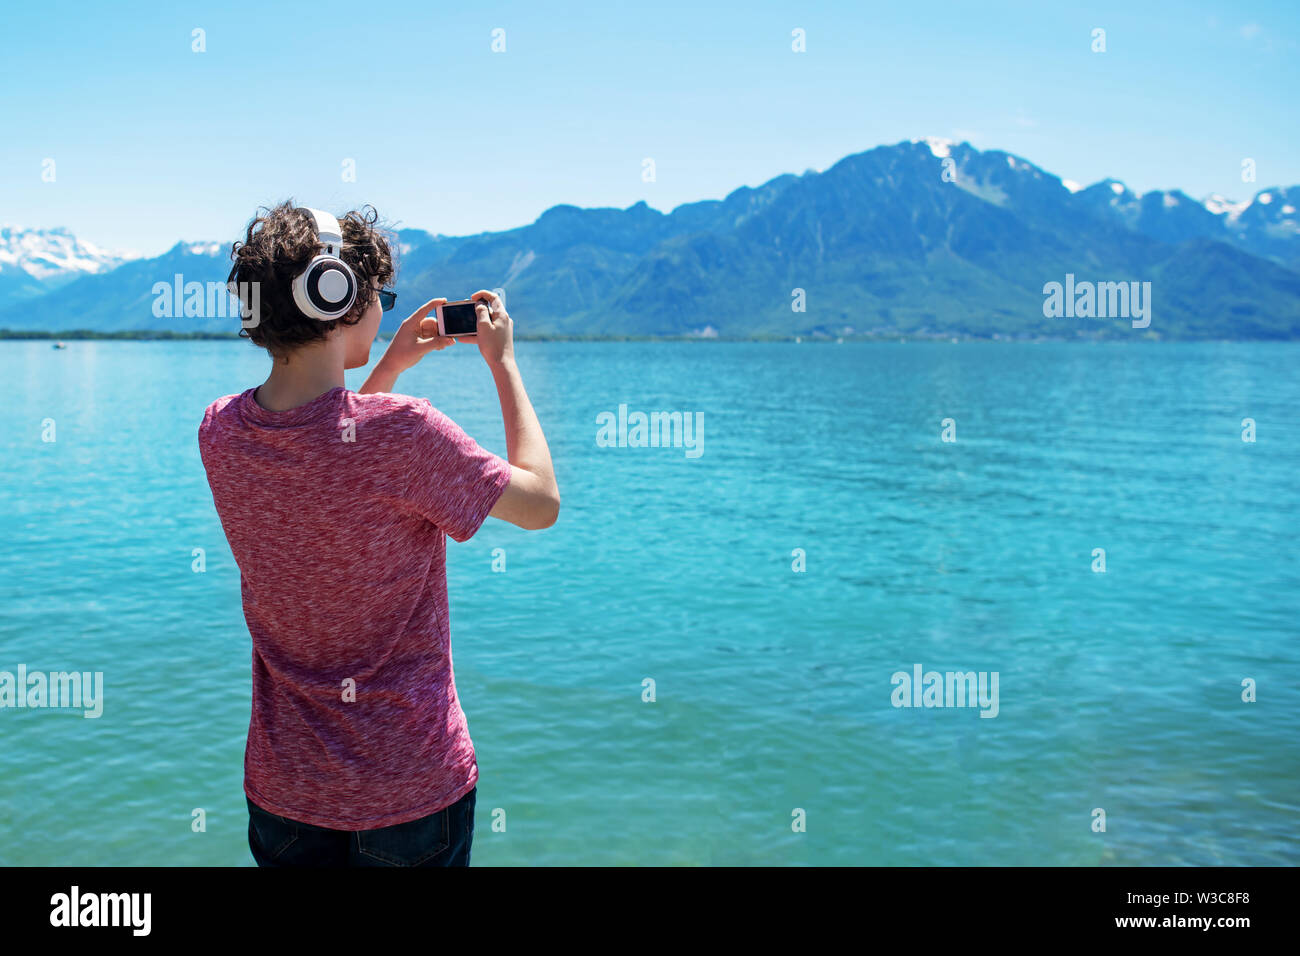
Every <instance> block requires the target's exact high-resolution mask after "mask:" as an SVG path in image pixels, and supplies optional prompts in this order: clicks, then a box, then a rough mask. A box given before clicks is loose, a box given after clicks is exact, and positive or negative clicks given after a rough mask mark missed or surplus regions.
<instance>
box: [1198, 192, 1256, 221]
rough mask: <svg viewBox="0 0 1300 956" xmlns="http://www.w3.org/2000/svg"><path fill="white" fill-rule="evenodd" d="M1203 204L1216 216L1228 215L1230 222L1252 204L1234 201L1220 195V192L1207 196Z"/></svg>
mask: <svg viewBox="0 0 1300 956" xmlns="http://www.w3.org/2000/svg"><path fill="white" fill-rule="evenodd" d="M1201 205H1203V206H1204V207H1205V208H1206V209H1207V210H1208V211H1209V212H1211V213H1213V214H1214V215H1216V216H1224V215H1226V216H1227V217H1228V221H1229V222H1236V221H1237V217H1238V216H1240V215H1241V214H1242V212H1243V211H1244V210H1245V208H1246V207H1247V206H1249V205H1250V202H1249V201H1247V202H1233V201H1232V200H1231V199H1227V198H1225V197H1223V196H1220V195H1219V194H1218V193H1213V194H1212V195H1210V196H1207V197H1206V198H1205V201H1204V202H1202V203H1201Z"/></svg>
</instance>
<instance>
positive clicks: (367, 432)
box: [199, 386, 510, 830]
mask: <svg viewBox="0 0 1300 956" xmlns="http://www.w3.org/2000/svg"><path fill="white" fill-rule="evenodd" d="M253 392H254V389H251V388H250V389H248V390H247V391H246V392H244V393H243V394H241V395H227V396H226V397H224V398H219V399H217V400H216V401H215V402H213V403H212V404H211V405H209V406H208V409H207V411H206V412H205V413H204V416H203V424H202V425H200V426H199V450H200V453H201V455H202V458H203V465H204V467H205V468H206V469H207V473H208V484H209V485H210V486H211V488H212V500H213V502H214V503H215V505H216V509H217V514H218V516H219V517H220V518H221V525H222V527H223V528H224V529H225V532H226V538H227V539H228V540H229V542H230V550H231V551H232V552H233V554H234V556H235V561H236V563H237V564H238V565H239V571H240V590H241V592H242V594H243V601H244V619H245V620H246V621H247V622H248V632H249V634H250V636H251V637H252V640H253V702H252V716H251V719H250V721H249V725H248V746H247V748H246V750H245V753H244V790H245V792H246V793H247V794H248V797H249V799H251V800H252V801H253V802H254V803H255V804H257V805H258V806H260V807H262V808H263V809H266V810H269V811H271V812H272V813H277V814H279V815H280V816H284V817H288V818H290V819H292V820H299V821H301V822H303V823H311V824H315V825H316V826H322V827H330V828H332V829H336V830H369V829H373V828H375V827H384V826H390V825H392V824H396V823H405V822H407V821H409V820H415V819H417V818H419V817H422V816H425V815H427V814H430V813H434V812H435V811H438V810H441V809H443V808H444V807H447V806H450V805H451V804H453V803H455V802H456V801H457V800H459V799H460V798H461V797H463V796H464V795H465V794H467V793H468V792H469V791H470V790H471V789H472V788H473V787H474V785H475V784H476V783H477V782H478V763H477V762H476V761H475V759H474V745H473V743H472V742H471V741H470V736H469V727H468V725H467V723H466V721H465V714H464V712H463V711H462V710H461V707H460V700H459V698H458V697H457V696H456V682H455V678H454V675H453V673H452V663H451V635H450V632H449V628H448V610H447V574H446V557H447V544H446V538H445V537H444V535H445V534H447V535H451V537H453V538H455V539H456V540H457V541H464V540H465V539H467V538H469V537H470V536H471V535H472V534H474V532H475V531H477V530H478V528H479V526H480V525H481V524H482V523H483V520H484V519H485V518H486V517H487V513H488V512H489V511H491V510H492V507H493V506H494V505H495V504H496V502H497V499H498V498H500V497H501V493H502V492H503V491H504V490H505V486H506V484H507V483H508V482H509V480H510V465H509V463H508V462H506V461H505V460H504V459H502V458H500V457H498V456H497V455H494V454H492V453H491V452H489V451H487V450H486V449H484V448H482V447H481V446H480V445H479V444H478V443H477V442H475V441H474V439H472V438H471V437H469V435H467V434H465V432H464V431H462V430H461V429H460V427H459V426H457V425H456V423H455V422H453V421H452V420H451V419H449V418H448V417H447V416H446V415H443V414H442V413H441V412H439V411H438V410H437V409H435V408H434V407H433V406H432V405H430V404H429V402H428V400H427V399H423V398H410V397H408V396H405V395H390V394H386V393H377V394H368V395H362V394H358V393H356V392H352V391H349V390H348V389H346V388H344V387H342V386H339V387H336V388H333V389H331V390H330V391H328V392H326V393H325V394H323V395H321V396H319V397H318V398H316V399H314V400H312V401H310V402H308V403H307V404H306V405H300V406H298V407H297V408H292V409H289V410H287V411H281V412H273V411H268V410H267V409H265V408H262V407H261V406H260V405H258V404H257V402H256V401H255V400H254V398H253Z"/></svg>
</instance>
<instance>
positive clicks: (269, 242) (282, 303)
mask: <svg viewBox="0 0 1300 956" xmlns="http://www.w3.org/2000/svg"><path fill="white" fill-rule="evenodd" d="M339 226H340V227H341V228H342V230H343V250H342V252H341V253H340V256H341V258H342V259H343V261H344V262H346V263H347V264H348V265H349V266H350V267H351V268H352V271H353V272H354V273H356V276H357V302H356V305H355V306H353V308H352V310H351V311H350V312H348V314H347V315H345V316H343V317H342V318H340V319H334V320H332V321H329V322H322V321H321V320H320V319H313V318H311V317H309V316H306V315H303V313H302V311H301V310H299V308H298V306H297V304H296V303H295V302H294V301H293V278H294V276H296V275H298V274H299V273H300V272H302V271H303V270H304V269H306V268H307V264H308V263H309V262H311V260H312V259H314V258H315V257H316V256H317V255H319V254H320V244H319V240H318V237H317V235H316V226H315V223H314V221H313V220H312V217H311V214H310V213H308V212H306V211H304V210H303V209H300V208H298V207H297V205H296V204H295V203H294V202H293V200H291V199H290V200H287V201H285V202H282V203H280V204H279V205H278V206H275V207H273V208H270V209H268V208H266V207H262V208H261V209H259V210H258V215H257V216H255V217H254V218H253V219H252V221H251V222H249V224H248V231H247V233H246V234H245V236H244V241H243V242H236V243H233V244H232V246H231V249H230V258H231V259H233V260H234V263H235V264H234V267H233V268H232V269H231V270H230V281H232V282H239V283H245V282H257V283H258V284H259V286H258V323H257V325H255V326H253V327H251V328H241V329H240V330H239V334H240V336H241V337H243V338H247V339H250V340H251V341H252V342H254V343H255V344H257V345H260V346H262V348H264V349H266V350H267V351H269V352H270V353H271V354H272V356H275V357H283V356H287V355H288V353H290V352H292V351H293V350H294V349H296V348H298V347H299V346H302V345H307V344H309V343H311V342H317V341H320V340H322V339H324V338H325V337H326V336H327V335H328V334H329V333H330V332H331V331H333V330H334V329H335V328H336V327H337V326H338V324H339V323H340V322H341V323H343V324H344V325H356V324H357V323H358V322H359V321H361V316H362V314H363V313H364V312H365V311H366V309H367V308H369V307H370V303H372V302H373V301H374V300H375V291H374V289H373V288H371V280H372V279H374V278H378V279H379V284H380V285H381V286H383V285H386V284H387V283H389V282H391V281H392V279H393V276H394V275H395V273H396V268H397V267H396V263H395V261H394V258H393V252H392V250H393V248H394V247H395V246H396V245H397V244H396V242H392V243H390V241H389V236H388V235H387V232H386V230H385V229H384V228H383V227H382V226H381V224H380V221H379V213H377V212H376V211H375V208H374V207H373V206H363V207H362V208H361V209H360V210H359V211H358V210H353V211H352V212H349V213H348V214H347V215H346V216H341V217H339Z"/></svg>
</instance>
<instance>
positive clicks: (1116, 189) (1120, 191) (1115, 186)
mask: <svg viewBox="0 0 1300 956" xmlns="http://www.w3.org/2000/svg"><path fill="white" fill-rule="evenodd" d="M1110 191H1111V192H1113V193H1114V194H1115V195H1116V196H1122V195H1124V184H1123V183H1120V182H1114V181H1112V182H1111V184H1110Z"/></svg>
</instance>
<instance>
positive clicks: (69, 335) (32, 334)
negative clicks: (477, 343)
mask: <svg viewBox="0 0 1300 956" xmlns="http://www.w3.org/2000/svg"><path fill="white" fill-rule="evenodd" d="M239 338H240V336H239V334H238V333H235V332H169V331H144V330H135V331H122V332H97V331H94V330H92V329H75V330H72V331H69V332H46V331H38V330H31V331H25V330H21V329H0V341H49V342H57V341H68V342H75V341H87V340H89V341H100V340H103V341H127V342H177V341H201V340H228V339H231V340H238V339H239ZM378 338H379V339H382V340H384V341H387V340H388V339H389V338H390V336H387V335H380V336H378ZM515 340H516V341H519V342H701V343H708V342H719V343H731V344H735V343H739V342H753V343H778V342H785V343H789V344H792V345H793V344H795V343H796V342H797V343H800V344H803V345H837V344H844V343H860V342H896V343H903V342H914V343H923V342H939V343H949V344H951V343H971V342H982V343H986V344H989V345H1004V344H1025V343H1048V342H1083V343H1100V342H1127V343H1132V342H1145V343H1174V342H1272V343H1279V342H1294V341H1296V340H1295V339H1193V338H1168V339H1166V338H1159V337H1158V336H1154V335H1143V336H1132V337H1129V336H1126V335H1123V334H1116V333H1112V334H1109V335H1088V336H1084V335H1076V336H1071V337H1066V336H1023V337H1021V336H1009V335H1003V336H995V337H988V336H974V335H953V334H951V333H947V334H943V335H939V334H933V335H902V334H898V335H844V336H831V335H826V334H824V333H823V334H816V333H808V334H804V335H799V336H795V335H786V336H775V335H758V336H750V337H746V338H732V337H729V336H723V335H716V336H714V335H710V336H704V335H516V336H515Z"/></svg>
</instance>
